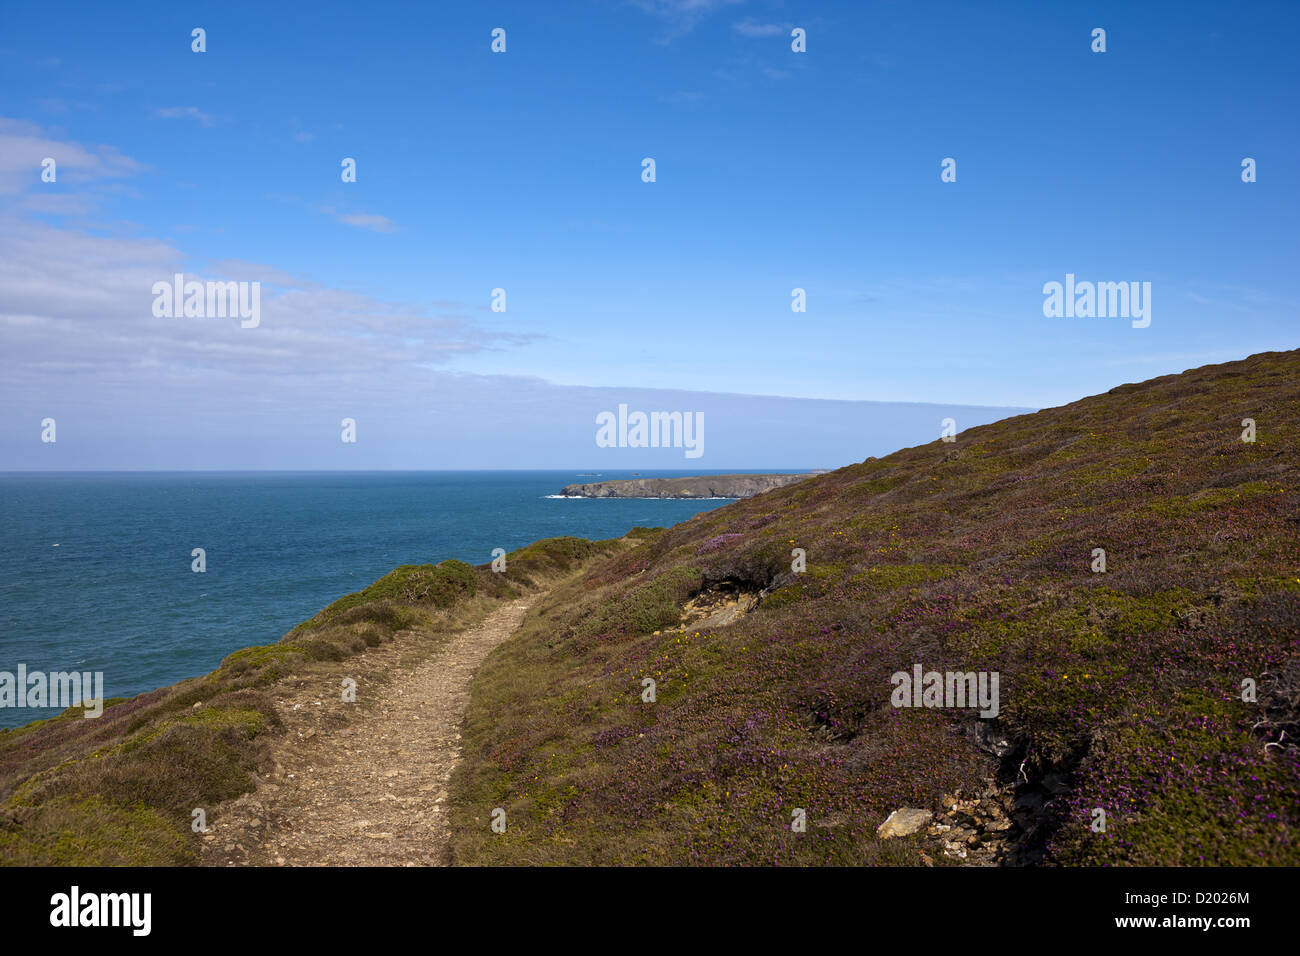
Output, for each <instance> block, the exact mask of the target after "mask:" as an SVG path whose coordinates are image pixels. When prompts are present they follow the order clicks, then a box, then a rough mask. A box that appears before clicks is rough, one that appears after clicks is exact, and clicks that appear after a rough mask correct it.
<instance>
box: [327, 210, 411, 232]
mask: <svg viewBox="0 0 1300 956" xmlns="http://www.w3.org/2000/svg"><path fill="white" fill-rule="evenodd" d="M314 208H315V210H316V211H317V212H320V213H324V214H325V215H327V216H329V217H330V218H331V219H333V220H334V221H335V222H341V223H343V224H344V225H345V226H356V227H357V228H358V229H369V230H370V231H371V232H396V231H397V223H395V222H393V220H391V219H389V218H388V217H387V216H378V215H373V214H371V213H365V212H342V211H341V210H338V209H335V208H334V207H333V206H316V207H314Z"/></svg>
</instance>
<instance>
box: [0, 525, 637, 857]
mask: <svg viewBox="0 0 1300 956" xmlns="http://www.w3.org/2000/svg"><path fill="white" fill-rule="evenodd" d="M626 546H627V542H624V541H605V542H591V541H585V540H582V539H579V538H553V539H549V540H546V541H540V542H537V543H535V544H532V545H529V546H528V547H526V548H521V549H519V550H518V551H515V552H513V553H511V554H510V555H508V571H507V573H505V574H494V573H492V572H491V571H490V570H489V569H488V566H486V565H484V566H481V567H477V568H475V567H470V566H469V565H467V564H463V563H461V562H459V561H445V562H443V563H442V564H439V565H431V564H425V565H405V566H403V567H400V568H397V569H396V570H394V571H393V572H391V573H390V574H388V575H386V576H384V577H383V578H381V579H380V580H378V581H376V582H375V583H374V584H372V585H370V586H369V587H368V588H366V589H365V590H363V591H358V592H357V593H355V594H349V595H346V596H344V597H342V598H340V599H339V600H337V601H335V602H334V603H333V604H331V605H330V606H329V607H327V608H325V609H324V610H323V611H321V612H320V613H319V614H317V615H316V616H315V617H313V618H312V619H311V620H309V621H306V622H304V623H302V624H300V625H298V626H297V627H295V628H294V629H293V630H291V631H290V632H289V633H288V634H286V635H285V636H284V637H283V638H282V639H281V640H280V641H279V643H276V644H269V645H265V646H261V647H249V648H245V649H244V650H241V651H236V652H235V653H233V654H231V655H230V656H229V657H227V658H226V659H225V660H224V661H222V664H221V667H220V668H219V669H217V670H215V671H213V672H212V673H211V674H208V675H207V676H205V677H199V678H194V679H192V680H187V681H182V682H181V683H179V684H174V685H172V686H170V687H163V688H159V689H158V690H156V691H152V692H150V693H147V694H141V695H139V696H138V697H135V698H132V699H130V700H117V701H111V702H109V706H107V707H106V708H105V710H104V713H103V715H102V716H101V717H99V718H98V719H95V720H87V719H85V717H84V716H83V712H82V709H81V708H79V707H74V708H71V709H69V710H68V711H65V712H64V713H63V714H62V715H60V716H58V717H55V718H53V719H50V720H44V721H38V722H36V723H32V724H28V725H27V726H25V727H18V728H15V729H12V730H4V731H0V863H3V864H8V865H177V864H191V863H195V862H197V860H198V852H199V838H198V836H197V835H196V834H195V833H194V832H193V831H192V828H191V820H192V818H191V813H192V811H193V810H194V809H195V808H204V809H205V812H207V813H209V814H212V813H213V808H214V807H216V805H217V804H219V803H221V802H222V801H224V800H228V799H231V798H233V797H237V796H239V795H240V794H243V793H247V792H249V791H251V790H253V788H254V780H253V775H254V774H255V773H259V772H262V771H264V770H266V769H267V767H268V763H269V759H270V748H269V746H268V743H269V741H270V740H271V739H272V738H273V737H274V735H275V734H277V733H278V732H279V731H280V729H281V716H280V714H279V713H278V711H277V704H276V698H277V691H276V685H277V684H278V683H279V682H281V681H282V680H286V679H289V678H290V677H291V676H292V677H294V678H295V679H298V680H301V679H303V678H304V677H312V678H319V677H321V676H323V675H344V676H352V677H354V678H355V677H357V676H359V671H358V668H359V667H360V666H361V662H360V661H359V660H358V655H360V654H363V653H364V652H365V650H366V648H368V647H377V646H379V645H381V644H385V643H387V642H389V641H392V640H393V639H394V637H395V636H397V635H399V634H401V635H404V637H405V639H406V640H407V642H408V644H409V647H410V654H411V655H412V656H414V657H418V656H421V655H427V654H431V653H433V652H434V651H435V650H436V649H437V648H439V647H440V646H441V645H442V644H443V643H444V642H445V641H446V640H447V639H448V638H449V637H450V636H451V635H452V634H453V633H454V632H455V631H456V630H458V629H459V628H462V627H465V626H468V625H469V624H472V623H475V622H477V621H478V620H480V619H481V618H483V617H484V616H486V614H487V613H488V611H490V610H491V609H492V608H493V607H495V606H497V605H498V604H499V603H500V602H502V601H503V600H509V599H512V598H514V597H517V596H518V595H520V594H522V593H524V592H525V591H529V590H532V589H535V588H539V587H543V586H545V585H547V584H550V583H554V582H556V581H560V580H563V579H564V578H565V576H566V575H570V574H572V573H573V572H574V571H575V570H576V569H577V568H579V567H580V566H581V565H582V563H583V562H585V561H590V560H592V559H593V558H595V557H598V556H601V555H607V554H610V553H613V552H615V551H617V550H619V549H621V548H624V547H626ZM381 679H382V678H381ZM335 706H338V707H346V706H348V705H345V704H342V703H340V702H335Z"/></svg>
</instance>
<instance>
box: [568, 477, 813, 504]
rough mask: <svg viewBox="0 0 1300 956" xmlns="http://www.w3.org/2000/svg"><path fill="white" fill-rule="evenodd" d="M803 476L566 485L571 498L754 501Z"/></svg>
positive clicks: (643, 480) (800, 479) (640, 480)
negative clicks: (746, 499)
mask: <svg viewBox="0 0 1300 956" xmlns="http://www.w3.org/2000/svg"><path fill="white" fill-rule="evenodd" d="M812 474H815V472H811V473H808V474H802V475H704V476H702V477H699V478H630V479H627V480H624V481H596V482H592V483H591V484H587V485H565V486H564V488H563V489H562V490H561V491H560V494H562V495H564V496H565V497H569V498H752V497H754V495H761V494H762V493H763V492H765V491H771V490H772V489H773V488H781V487H783V486H785V485H791V484H794V483H795V482H796V481H803V480H804V479H805V478H809V477H811V476H812Z"/></svg>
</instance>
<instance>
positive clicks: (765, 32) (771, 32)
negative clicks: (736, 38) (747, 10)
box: [731, 17, 793, 39]
mask: <svg viewBox="0 0 1300 956" xmlns="http://www.w3.org/2000/svg"><path fill="white" fill-rule="evenodd" d="M731 29H733V30H735V31H736V32H737V33H739V34H740V35H741V36H742V37H751V38H753V39H765V38H768V37H779V36H787V35H788V34H789V33H790V30H791V29H793V28H792V27H791V25H790V24H788V23H760V22H759V21H757V20H755V19H754V18H753V17H745V19H743V20H738V21H737V22H735V23H733V24H732V25H731Z"/></svg>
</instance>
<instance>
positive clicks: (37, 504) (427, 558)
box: [0, 471, 728, 728]
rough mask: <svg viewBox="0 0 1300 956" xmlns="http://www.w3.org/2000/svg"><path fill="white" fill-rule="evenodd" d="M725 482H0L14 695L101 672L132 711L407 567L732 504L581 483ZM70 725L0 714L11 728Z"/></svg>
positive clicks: (101, 476)
mask: <svg viewBox="0 0 1300 956" xmlns="http://www.w3.org/2000/svg"><path fill="white" fill-rule="evenodd" d="M719 473H720V472H708V471H681V472H677V471H654V472H650V471H647V472H630V471H618V472H602V473H599V474H595V473H578V472H574V471H477V472H475V471H455V472H328V473H321V472H285V473H275V472H210V473H204V472H97V473H68V472H60V473H35V472H9V473H0V680H3V674H4V673H5V672H7V673H9V674H11V675H15V678H16V675H17V674H18V668H19V665H25V667H26V671H27V673H28V674H29V675H30V674H33V673H35V672H37V671H41V672H45V673H53V672H60V671H72V670H75V671H78V672H88V673H92V674H93V673H95V672H101V673H102V674H103V681H104V686H103V692H104V696H105V697H129V696H133V695H135V694H138V693H141V692H143V691H148V690H153V689H154V688H157V687H161V686H164V685H167V684H172V683H175V682H176V681H178V680H182V679H184V678H187V677H195V676H199V675H201V674H205V673H207V672H208V671H211V670H213V669H214V668H216V667H217V665H218V664H220V662H221V660H222V658H224V657H225V656H226V655H227V654H229V653H231V652H232V651H234V650H238V649H239V648H241V647H248V646H250V645H255V644H270V643H273V642H275V641H277V640H279V639H280V638H281V637H282V636H283V635H284V634H285V632H287V631H288V630H289V629H290V628H292V627H293V626H294V625H296V624H298V623H300V622H302V621H304V620H306V619H308V618H310V617H312V616H313V615H315V614H316V612H318V611H319V610H321V609H322V608H323V607H325V606H326V605H328V604H330V603H331V602H333V601H335V600H336V599H338V598H339V597H341V596H343V595H344V594H347V593H349V592H352V591H357V590H360V589H361V588H364V587H365V586H366V585H368V584H370V583H371V582H373V581H375V580H376V579H378V578H380V577H382V576H383V575H385V574H387V573H388V572H389V571H391V570H392V569H393V568H395V567H397V566H398V565H401V564H425V563H434V564H436V563H437V562H439V561H443V560H446V559H447V558H458V559H460V560H462V561H466V562H469V563H470V564H484V563H486V562H488V561H490V560H491V558H492V550H493V549H494V548H504V549H505V550H506V551H512V550H514V549H515V548H518V547H520V546H522V545H525V544H528V543H530V542H532V541H536V540H537V539H539V538H550V537H556V536H560V535H576V536H578V537H583V538H592V539H598V538H611V537H618V536H621V535H622V534H624V533H625V532H627V531H628V529H630V528H633V527H636V526H638V525H640V526H646V527H658V526H668V525H672V524H676V523H678V522H681V521H685V520H686V519H688V518H690V517H692V516H693V515H696V514H698V513H700V512H702V511H708V510H710V509H713V508H717V507H720V506H723V505H725V504H727V503H728V500H727V499H708V500H673V499H644V498H632V499H611V498H564V497H561V496H560V495H559V491H560V489H561V488H562V487H564V486H565V485H567V484H574V483H582V482H588V481H608V480H614V479H620V478H631V477H644V478H672V477H680V476H686V475H701V474H719ZM198 548H201V549H203V560H204V563H205V566H206V569H205V570H204V571H203V572H202V573H199V572H196V571H195V570H193V567H194V565H195V562H196V560H197V559H196V557H195V556H194V551H195V549H198ZM60 710H61V708H57V707H56V708H33V707H18V706H12V705H11V706H0V728H3V727H14V726H18V725H21V724H25V723H28V722H30V721H32V720H37V719H41V718H44V717H52V716H55V715H56V714H58V713H59V712H60Z"/></svg>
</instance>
